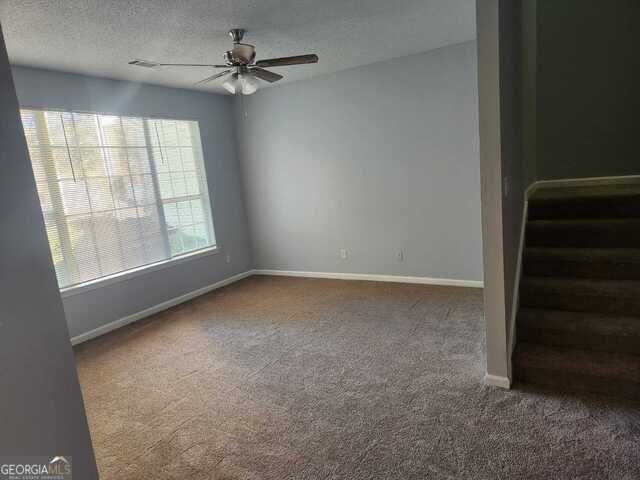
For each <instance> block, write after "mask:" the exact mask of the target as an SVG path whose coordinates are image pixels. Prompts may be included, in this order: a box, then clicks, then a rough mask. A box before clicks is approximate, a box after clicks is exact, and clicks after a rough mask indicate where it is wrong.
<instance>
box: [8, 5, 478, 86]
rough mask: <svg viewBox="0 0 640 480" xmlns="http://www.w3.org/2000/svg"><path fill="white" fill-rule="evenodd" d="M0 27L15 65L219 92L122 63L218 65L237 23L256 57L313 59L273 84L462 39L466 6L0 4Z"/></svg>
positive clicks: (186, 75)
mask: <svg viewBox="0 0 640 480" xmlns="http://www.w3.org/2000/svg"><path fill="white" fill-rule="evenodd" d="M0 22H1V23H2V27H3V30H4V35H5V38H6V43H7V48H8V50H9V56H10V59H11V62H12V63H14V64H16V65H28V66H35V67H42V68H49V69H55V70H63V71H68V72H76V73H85V74H90V75H97V76H101V77H108V78H117V79H124V80H134V81H142V82H147V83H154V84H159V85H168V86H174V87H182V88H193V89H196V88H198V89H206V90H210V91H214V92H222V91H223V90H222V89H221V88H220V82H215V83H213V84H210V85H208V86H205V87H194V85H193V84H194V82H196V81H197V80H199V79H201V78H204V77H206V76H208V75H211V74H212V70H209V69H206V68H168V67H165V68H162V69H143V68H140V67H134V66H130V65H128V64H127V62H128V61H129V60H131V59H133V58H143V59H147V60H155V61H160V62H178V63H219V62H221V59H222V58H221V55H222V53H223V52H224V51H225V50H227V49H228V48H229V47H230V45H231V40H230V38H229V37H228V36H227V31H228V30H229V28H231V27H242V28H245V29H247V34H246V36H245V39H244V41H245V42H247V43H252V44H254V45H256V50H257V58H258V59H259V58H270V57H277V56H288V55H296V54H303V53H316V54H318V55H319V57H320V62H319V63H318V64H315V65H302V66H296V67H281V68H274V69H273V70H274V71H277V72H278V73H281V74H283V75H285V79H284V80H282V81H281V82H279V83H282V82H286V81H292V80H298V79H302V78H308V77H313V76H316V75H321V74H324V73H329V72H335V71H338V70H343V69H346V68H351V67H355V66H358V65H366V64H369V63H373V62H377V61H381V60H386V59H389V58H393V57H400V56H404V55H411V54H414V53H419V52H423V51H425V50H430V49H434V48H438V47H442V46H444V45H450V44H454V43H461V42H465V41H468V40H472V39H473V38H475V0H129V1H122V0H121V1H116V0H0Z"/></svg>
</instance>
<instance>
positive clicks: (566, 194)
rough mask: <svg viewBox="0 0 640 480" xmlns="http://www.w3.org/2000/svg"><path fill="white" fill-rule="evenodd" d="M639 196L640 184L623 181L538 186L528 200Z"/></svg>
mask: <svg viewBox="0 0 640 480" xmlns="http://www.w3.org/2000/svg"><path fill="white" fill-rule="evenodd" d="M620 196H623V197H627V196H640V184H639V183H637V181H636V182H634V183H624V184H610V185H589V186H573V187H563V188H540V189H538V190H536V191H535V192H534V193H533V195H532V196H531V197H530V199H529V200H530V201H536V200H547V199H573V198H593V197H598V198H607V197H620Z"/></svg>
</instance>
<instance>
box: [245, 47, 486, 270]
mask: <svg viewBox="0 0 640 480" xmlns="http://www.w3.org/2000/svg"><path fill="white" fill-rule="evenodd" d="M321 61H322V60H321ZM300 68H304V67H300ZM245 106H246V111H247V116H246V118H245V117H244V116H243V115H242V114H240V113H239V112H240V110H241V108H242V105H241V104H240V102H237V105H236V107H237V114H238V115H237V126H238V128H237V129H238V135H239V144H240V147H239V148H240V158H241V163H242V169H243V178H244V181H245V192H246V202H247V212H248V217H249V226H250V231H251V238H252V241H253V252H254V260H255V265H256V268H262V269H280V270H306V271H326V272H349V273H369V274H390V275H409V276H425V277H439V278H452V279H463V280H481V279H482V250H481V249H482V243H481V226H480V223H481V222H480V180H479V153H478V148H479V147H478V111H477V108H478V94H477V83H476V46H475V43H465V44H460V45H455V46H450V47H445V48H442V49H439V50H434V51H430V52H427V53H424V54H420V55H414V56H410V57H404V58H398V59H394V60H390V61H386V62H381V63H376V64H372V65H369V66H365V67H359V68H355V69H351V70H346V71H342V72H338V73H335V74H331V75H326V76H322V77H317V78H315V79H311V80H305V81H300V82H295V83H292V84H287V85H283V86H279V87H275V88H270V89H266V90H262V91H259V92H258V93H257V94H255V95H253V96H251V97H246V98H245ZM341 248H346V249H347V250H348V252H349V257H348V259H347V260H341V259H340V256H339V250H340V249H341ZM398 249H403V250H404V253H405V259H404V261H403V262H399V261H397V260H396V252H397V250H398Z"/></svg>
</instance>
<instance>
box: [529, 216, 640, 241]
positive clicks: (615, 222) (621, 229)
mask: <svg viewBox="0 0 640 480" xmlns="http://www.w3.org/2000/svg"><path fill="white" fill-rule="evenodd" d="M525 244H526V246H527V247H571V248H638V247H640V218H606V219H587V220H585V219H579V220H530V221H527V226H526V242H525Z"/></svg>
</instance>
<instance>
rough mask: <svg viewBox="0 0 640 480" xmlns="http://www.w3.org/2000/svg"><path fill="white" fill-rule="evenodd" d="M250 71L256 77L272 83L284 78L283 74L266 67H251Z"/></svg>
mask: <svg viewBox="0 0 640 480" xmlns="http://www.w3.org/2000/svg"><path fill="white" fill-rule="evenodd" d="M249 71H250V72H251V73H253V74H254V75H255V76H256V77H258V78H261V79H262V80H266V81H267V82H271V83H273V82H277V81H278V80H282V79H283V78H284V77H283V76H282V75H278V74H277V73H273V72H270V71H269V70H265V69H264V68H260V67H253V68H250V69H249Z"/></svg>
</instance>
